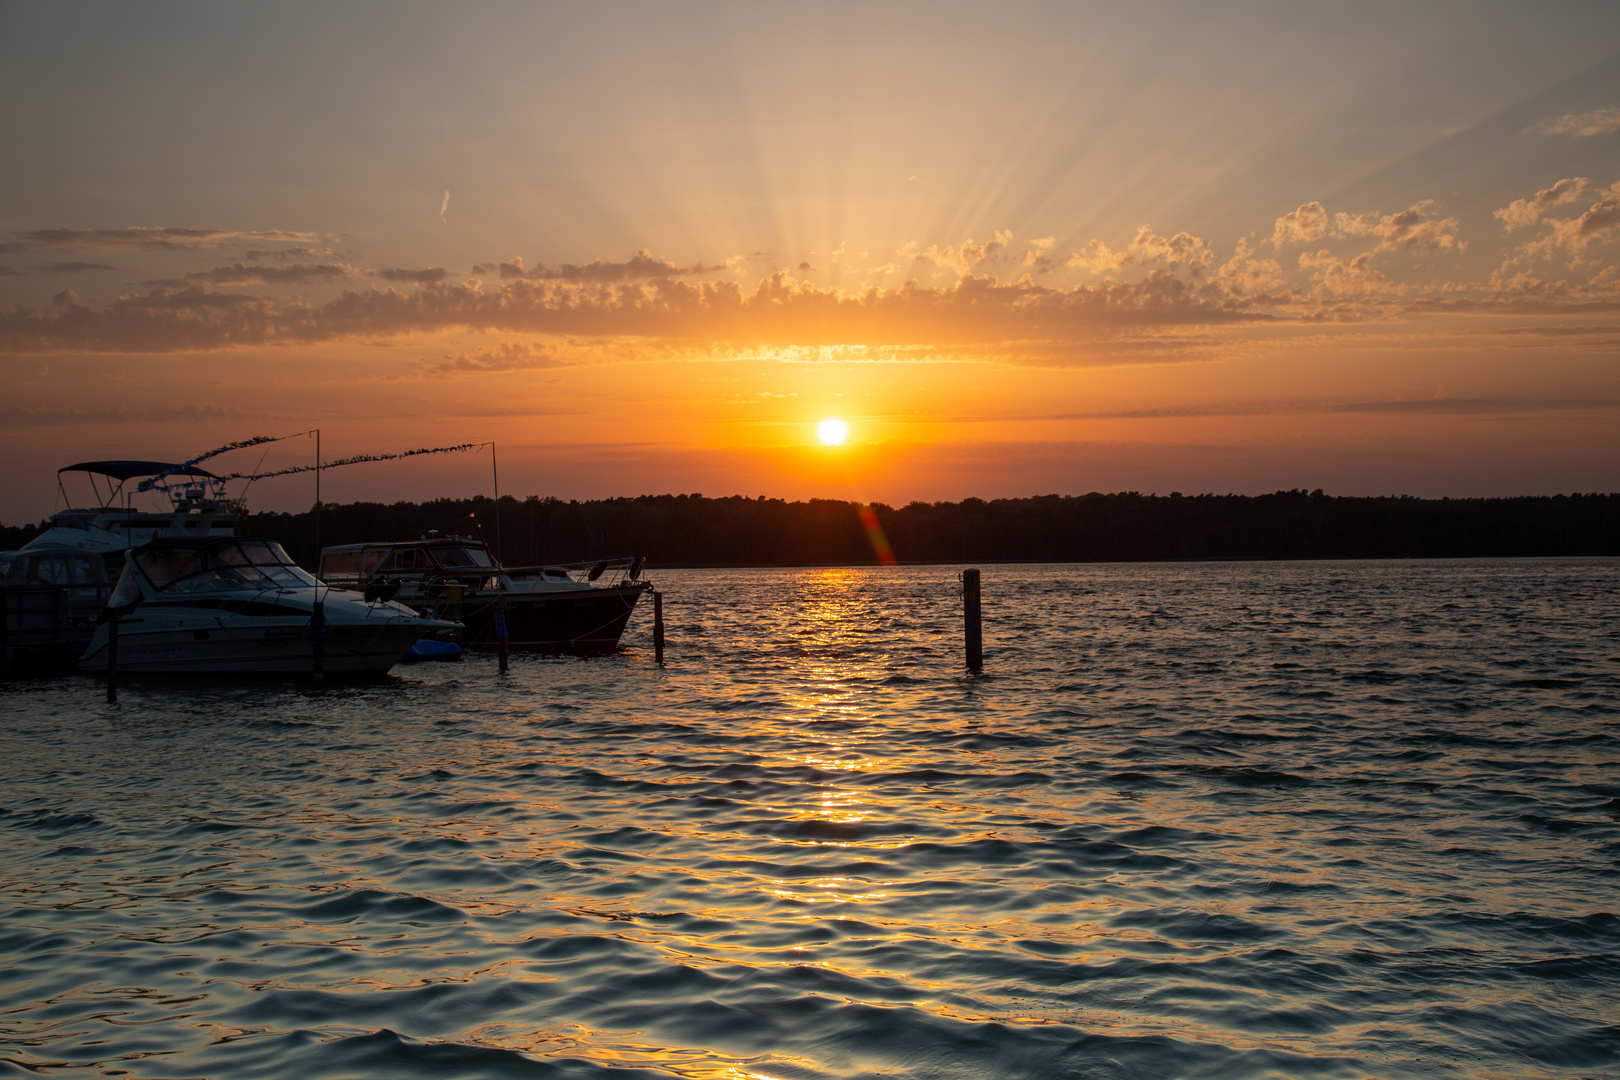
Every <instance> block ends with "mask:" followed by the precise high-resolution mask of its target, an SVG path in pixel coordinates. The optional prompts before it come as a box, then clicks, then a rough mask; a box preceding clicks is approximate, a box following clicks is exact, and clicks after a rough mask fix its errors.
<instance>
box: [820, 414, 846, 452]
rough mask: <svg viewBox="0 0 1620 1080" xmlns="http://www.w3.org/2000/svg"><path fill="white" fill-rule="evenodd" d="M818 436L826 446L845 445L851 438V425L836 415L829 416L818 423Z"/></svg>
mask: <svg viewBox="0 0 1620 1080" xmlns="http://www.w3.org/2000/svg"><path fill="white" fill-rule="evenodd" d="M816 438H818V439H820V440H821V441H822V444H823V445H825V446H843V445H844V441H845V440H846V439H848V438H849V425H848V424H846V423H844V422H843V421H842V420H840V419H838V417H836V416H829V417H827V419H825V420H823V421H822V422H821V423H819V424H817V425H816Z"/></svg>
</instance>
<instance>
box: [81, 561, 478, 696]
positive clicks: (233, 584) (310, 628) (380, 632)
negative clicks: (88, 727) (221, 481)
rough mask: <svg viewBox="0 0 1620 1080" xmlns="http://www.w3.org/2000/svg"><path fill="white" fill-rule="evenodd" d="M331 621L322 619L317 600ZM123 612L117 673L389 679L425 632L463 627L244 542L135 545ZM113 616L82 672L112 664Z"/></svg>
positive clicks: (120, 587)
mask: <svg viewBox="0 0 1620 1080" xmlns="http://www.w3.org/2000/svg"><path fill="white" fill-rule="evenodd" d="M317 603H320V604H321V605H322V609H323V612H324V626H321V625H318V624H317V622H316V618H315V616H316V604H317ZM107 612H108V614H109V615H110V616H116V617H117V633H118V646H117V652H118V656H117V665H118V670H119V671H128V672H163V673H175V674H182V673H183V674H210V673H211V674H222V675H223V674H277V673H280V674H297V673H302V672H310V671H313V670H316V666H315V665H316V660H315V654H316V652H317V648H318V647H320V646H324V648H322V649H321V650H320V651H321V654H322V659H321V665H322V669H323V670H324V671H326V672H329V673H334V674H336V673H348V674H361V673H374V674H380V673H382V672H385V671H387V670H388V669H389V668H391V667H393V666H394V664H395V663H396V662H398V661H399V659H400V658H401V656H403V655H404V653H405V652H406V650H408V649H409V648H410V647H411V646H412V645H413V644H415V643H416V642H417V641H418V640H420V639H423V638H428V639H441V640H449V639H450V638H452V637H454V635H455V634H456V633H457V632H458V631H459V630H460V629H461V627H460V624H459V623H456V622H452V621H449V620H444V619H434V618H426V617H423V616H421V615H418V614H417V613H416V612H414V611H412V610H411V609H410V608H408V607H406V606H404V605H403V604H399V603H395V602H393V601H391V600H380V599H375V598H373V599H367V598H365V597H363V596H361V595H359V594H357V593H351V592H345V591H343V590H340V589H332V588H330V587H329V586H327V585H324V584H322V583H321V582H319V581H317V580H315V578H313V577H311V576H310V575H309V574H308V573H306V572H305V571H303V570H301V569H300V568H299V567H298V566H297V565H296V564H295V563H294V562H293V561H292V559H291V558H289V557H288V555H287V553H286V552H285V551H283V550H282V549H281V545H280V544H277V543H275V542H274V541H271V540H258V539H249V538H245V537H242V538H237V537H222V538H215V539H204V540H193V539H189V538H179V537H159V538H158V539H156V540H153V541H152V542H150V543H148V544H145V545H143V546H141V547H138V548H135V549H134V550H133V551H131V552H130V553H129V557H128V559H126V560H125V562H124V568H123V573H122V575H121V576H120V578H119V580H118V584H117V586H116V587H115V588H114V589H113V594H112V598H111V599H110V600H109V601H108V602H107ZM110 629H111V628H110V627H109V625H108V624H107V622H103V623H102V625H100V626H99V627H98V628H97V630H96V634H95V637H94V638H93V639H92V640H91V642H90V647H89V649H88V650H87V651H86V652H85V654H84V655H83V656H82V657H81V658H80V659H79V670H80V671H105V670H107V658H108V638H109V631H110Z"/></svg>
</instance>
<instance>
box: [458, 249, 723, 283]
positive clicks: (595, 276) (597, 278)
mask: <svg viewBox="0 0 1620 1080" xmlns="http://www.w3.org/2000/svg"><path fill="white" fill-rule="evenodd" d="M731 262H732V260H729V259H728V260H727V261H726V262H724V263H721V264H719V265H716V266H705V265H703V264H702V263H693V264H692V265H691V266H678V265H676V264H675V263H672V262H669V261H667V260H665V259H659V258H655V257H654V256H653V254H652V252H650V251H648V250H647V249H646V248H642V249H641V251H639V252H637V253H636V254H635V255H634V256H633V257H631V258H630V259H627V260H626V261H624V262H622V263H616V262H603V261H602V260H601V259H597V260H595V261H594V262H590V263H586V264H585V265H584V266H576V265H574V264H573V263H564V264H563V265H562V266H558V267H555V268H552V267H548V266H545V265H544V264H541V265H539V266H536V267H535V268H534V269H533V270H525V269H524V268H523V258H522V256H518V257H516V258H512V259H508V260H506V261H505V262H503V263H498V264H490V263H480V264H478V265H477V266H475V267H473V273H475V274H492V273H493V274H498V275H499V277H500V278H501V280H502V281H577V282H604V283H606V282H620V281H645V280H649V279H652V278H673V277H685V276H689V275H696V274H712V273H714V272H715V271H716V270H724V269H725V268H726V267H727V266H728V265H730V263H731Z"/></svg>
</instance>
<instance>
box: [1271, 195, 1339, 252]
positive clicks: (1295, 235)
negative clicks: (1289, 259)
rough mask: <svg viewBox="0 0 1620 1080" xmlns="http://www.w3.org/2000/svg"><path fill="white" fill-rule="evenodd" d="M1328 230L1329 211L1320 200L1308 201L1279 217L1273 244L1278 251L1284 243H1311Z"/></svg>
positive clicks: (1273, 232) (1272, 232) (1273, 233)
mask: <svg viewBox="0 0 1620 1080" xmlns="http://www.w3.org/2000/svg"><path fill="white" fill-rule="evenodd" d="M1327 231H1328V213H1327V210H1326V209H1325V208H1324V207H1323V206H1322V204H1321V203H1319V202H1314V201H1313V202H1308V203H1305V204H1304V205H1302V206H1300V207H1299V208H1297V209H1294V210H1290V211H1288V213H1286V214H1284V215H1283V216H1282V217H1280V218H1278V219H1277V223H1276V225H1275V227H1273V229H1272V231H1271V246H1272V247H1274V248H1276V249H1277V250H1278V251H1281V250H1282V246H1283V245H1284V244H1296V243H1297V244H1309V243H1313V242H1314V241H1317V240H1320V239H1322V237H1324V236H1326V235H1327Z"/></svg>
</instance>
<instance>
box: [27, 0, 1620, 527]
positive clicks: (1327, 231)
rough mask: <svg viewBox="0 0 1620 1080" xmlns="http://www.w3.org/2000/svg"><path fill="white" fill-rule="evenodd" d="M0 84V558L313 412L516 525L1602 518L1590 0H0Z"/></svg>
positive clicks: (1614, 377) (1604, 441) (1599, 174)
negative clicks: (800, 503) (166, 472)
mask: <svg viewBox="0 0 1620 1080" xmlns="http://www.w3.org/2000/svg"><path fill="white" fill-rule="evenodd" d="M0 100H3V101H4V103H5V104H4V105H3V106H0V146H4V148H5V150H4V153H3V154H0V356H3V358H4V359H3V362H4V364H5V376H6V385H7V387H8V390H7V393H6V394H5V395H4V398H3V400H0V448H3V449H4V452H5V453H6V454H7V456H8V459H9V462H8V468H7V472H6V477H7V479H6V483H5V484H4V485H3V487H0V522H3V523H5V524H16V523H19V522H20V521H23V520H37V519H38V518H40V517H42V516H44V515H45V514H47V513H49V512H50V511H51V510H52V508H53V507H54V506H56V505H57V495H56V477H55V470H56V468H58V467H59V466H61V465H65V464H69V463H71V462H74V461H80V460H85V459H93V458H103V457H135V458H171V459H182V458H187V457H192V456H195V455H196V454H199V453H202V452H203V451H205V450H207V449H209V448H211V447H213V446H215V445H218V444H221V443H225V442H229V441H234V440H237V439H244V438H247V437H250V436H254V435H261V434H269V435H286V434H291V433H293V432H298V431H304V430H307V429H310V428H317V427H318V428H320V429H321V431H322V433H323V435H322V438H323V450H324V452H325V454H326V456H327V457H329V458H330V457H340V456H345V455H349V454H360V453H384V452H389V451H397V450H404V449H410V448H415V447H422V446H440V445H449V444H456V443H466V442H485V441H490V440H493V441H495V442H496V443H497V444H498V447H499V454H500V465H501V487H502V490H503V492H505V493H509V494H514V495H518V496H519V497H522V496H525V495H529V494H540V495H558V496H562V497H565V498H595V497H602V496H611V495H635V494H643V493H647V494H658V493H664V492H703V493H704V494H707V495H727V494H745V495H750V496H753V495H761V494H765V495H771V496H780V497H788V498H804V497H809V496H827V497H836V498H857V499H864V500H879V501H884V502H890V503H904V502H908V501H910V500H912V499H925V500H936V499H958V498H961V497H964V496H968V495H977V496H980V497H984V498H994V497H998V496H1020V495H1033V494H1045V493H1053V492H1055V493H1059V494H1084V493H1086V492H1088V491H1094V490H1095V491H1117V490H1141V491H1144V492H1147V491H1157V492H1160V493H1168V492H1170V491H1172V490H1176V491H1182V492H1187V493H1194V492H1204V491H1216V492H1228V491H1234V492H1248V493H1255V492H1262V491H1271V490H1275V489H1278V488H1292V487H1306V488H1318V487H1320V488H1324V489H1326V490H1327V491H1328V492H1329V493H1331V494H1345V495H1357V494H1396V493H1409V494H1414V495H1425V496H1438V495H1452V496H1475V495H1507V494H1550V493H1555V492H1567V491H1597V490H1603V491H1611V490H1620V269H1617V264H1620V4H1615V3H1613V2H1603V3H1563V4H1559V3H1547V4H1529V3H1516V4H1497V3H1482V2H1470V3H1424V4H1411V3H1391V4H1376V3H1354V4H1350V3H1342V4H1306V3H1298V2H1289V3H1277V4H1222V5H1211V4H1208V3H1186V4H1172V3H1162V4H1117V5H1116V4H1086V3H1055V4H1001V3H998V4H995V5H990V4H982V5H947V4H936V3H928V4H882V3H876V4H874V3H858V4H797V5H759V4H734V5H727V4H666V3H654V4H600V5H573V4H569V5H563V4H557V5H540V4H515V3H514V4H510V5H503V4H480V3H473V4H454V5H449V4H431V5H430V4H418V5H411V4H387V5H382V4H375V5H362V4H347V5H328V4H286V3H278V4H275V5H254V6H248V5H217V4H211V3H206V4H205V3H198V4H169V3H152V4H140V5H115V4H73V3H51V4H45V3H30V4H18V3H0ZM828 417H839V418H842V419H843V420H844V421H845V422H846V423H847V424H848V429H849V440H848V442H846V443H845V444H844V445H843V446H840V447H826V446H823V445H822V444H821V442H820V441H819V440H818V439H817V437H816V431H817V425H818V424H820V423H821V422H822V421H823V420H825V419H826V418H828ZM261 453H263V451H262V450H254V451H251V452H239V453H237V454H235V455H231V456H229V457H228V458H223V459H219V460H218V461H217V462H216V464H218V465H219V466H220V467H222V468H225V469H236V470H243V471H250V470H251V469H252V468H253V467H254V466H255V465H256V464H257V463H258V462H260V460H261V458H260V454H261ZM311 455H312V447H311V446H309V445H308V440H301V439H300V440H290V441H288V442H284V443H278V444H275V446H274V447H272V448H271V450H270V452H269V455H268V456H267V457H265V458H263V459H262V460H263V462H264V465H263V467H264V468H266V469H268V468H271V467H275V466H284V465H291V464H298V463H300V462H302V461H304V460H308V459H309V457H310V456H311ZM323 485H324V491H323V495H324V497H325V498H326V499H328V500H338V501H349V500H355V499H375V500H384V501H391V500H394V499H402V498H408V499H422V498H432V497H437V496H442V495H468V494H476V493H481V492H485V493H487V491H488V490H489V468H488V455H487V453H485V454H481V455H478V456H473V455H457V456H446V457H440V458H427V459H418V460H415V461H410V462H398V463H391V464H386V465H369V466H355V467H352V468H348V469H344V470H336V471H333V472H331V473H329V474H327V476H326V479H325V480H324V481H323ZM310 498H311V492H310V486H309V483H308V482H307V480H306V479H303V478H297V479H295V478H287V479H285V480H277V481H267V482H265V483H264V484H263V485H261V486H258V487H255V489H254V490H253V491H252V493H251V495H250V502H251V504H252V505H253V506H254V508H255V509H294V508H303V507H305V506H307V505H308V503H309V501H310Z"/></svg>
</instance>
